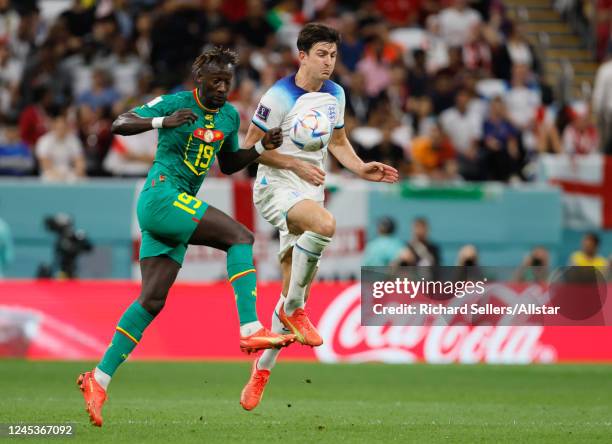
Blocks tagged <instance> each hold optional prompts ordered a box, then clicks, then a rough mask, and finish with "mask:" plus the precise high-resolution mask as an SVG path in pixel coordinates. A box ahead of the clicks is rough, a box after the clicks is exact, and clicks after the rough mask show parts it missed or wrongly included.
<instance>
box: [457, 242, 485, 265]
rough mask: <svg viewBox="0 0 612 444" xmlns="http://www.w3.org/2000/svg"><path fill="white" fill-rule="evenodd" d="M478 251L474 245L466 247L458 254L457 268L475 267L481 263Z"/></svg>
mask: <svg viewBox="0 0 612 444" xmlns="http://www.w3.org/2000/svg"><path fill="white" fill-rule="evenodd" d="M479 262H480V261H479V258H478V250H477V249H476V247H475V246H474V245H472V244H468V245H464V246H463V247H461V248H460V249H459V253H457V266H460V267H475V266H478V263H479Z"/></svg>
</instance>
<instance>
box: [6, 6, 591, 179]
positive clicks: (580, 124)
mask: <svg viewBox="0 0 612 444" xmlns="http://www.w3.org/2000/svg"><path fill="white" fill-rule="evenodd" d="M39 3H42V2H41V1H37V0H20V1H12V2H11V0H0V174H14V175H20V174H39V175H40V176H41V177H42V178H44V179H47V180H56V181H70V180H76V179H78V178H80V177H85V176H109V175H112V176H142V175H144V174H146V171H147V169H148V167H149V166H150V164H151V162H152V159H153V156H154V154H155V145H156V144H155V141H156V134H155V132H153V131H152V132H149V133H144V134H141V135H139V136H134V137H128V138H125V137H121V136H113V135H112V134H111V132H110V125H111V122H112V120H113V118H114V117H115V116H117V115H118V114H120V113H122V112H124V111H126V110H128V109H130V108H132V107H134V106H137V105H139V104H142V103H146V102H148V101H149V100H151V99H153V98H154V97H156V96H158V95H160V94H164V93H168V92H175V91H179V90H184V89H191V88H194V83H193V80H192V75H191V63H192V61H193V60H194V58H195V57H196V56H197V55H198V54H199V52H200V51H201V50H202V48H204V47H206V46H209V45H223V46H229V47H232V48H234V49H235V50H236V51H237V52H238V54H239V56H240V62H239V65H238V66H237V68H236V72H235V82H234V85H235V89H234V91H233V92H232V94H231V101H232V103H233V104H234V105H235V106H236V107H237V109H238V110H239V112H240V115H241V117H242V121H241V132H242V136H244V133H245V132H246V129H247V127H248V125H249V122H250V118H251V116H252V114H253V111H254V109H255V107H256V105H257V103H258V100H259V98H260V97H261V95H262V94H263V93H264V92H265V91H266V90H267V89H268V88H269V87H270V86H271V85H272V84H273V83H274V82H275V81H276V80H278V79H279V78H282V77H283V76H286V75H288V74H290V73H292V72H294V71H295V70H296V68H297V65H296V62H297V58H296V52H295V51H296V50H295V40H296V37H297V33H298V32H299V29H300V27H301V26H302V24H303V23H305V22H308V21H319V22H322V23H325V24H328V25H330V26H333V27H336V28H337V29H339V30H340V31H341V34H342V38H343V41H342V43H341V45H340V48H339V60H338V62H337V65H336V71H335V77H334V80H336V81H337V82H338V83H340V84H341V85H342V86H343V87H344V89H345V91H346V110H347V118H346V127H347V133H348V134H349V136H350V138H351V140H352V142H353V144H354V146H355V148H356V150H357V151H358V153H359V155H360V156H361V157H362V158H363V159H364V160H378V161H383V162H387V163H390V164H392V165H393V166H395V167H397V168H398V169H399V170H400V171H401V174H402V175H403V176H404V177H406V176H409V175H416V176H425V177H429V178H431V179H444V180H500V181H524V180H531V179H533V177H534V169H535V168H533V166H534V162H535V160H536V159H537V157H538V155H539V154H540V153H544V152H548V153H563V152H565V153H572V154H577V155H582V154H588V153H592V152H596V151H598V149H599V147H598V134H597V129H596V127H595V126H594V125H593V122H592V116H591V111H590V106H588V105H585V104H579V105H578V106H572V107H570V106H568V105H566V104H561V103H557V102H555V98H554V96H553V92H552V88H551V87H550V86H549V85H547V84H546V83H545V82H544V81H543V78H542V76H541V68H540V67H541V61H540V60H539V58H538V55H537V52H536V51H535V49H534V48H533V46H532V45H531V44H530V43H529V41H528V40H527V39H526V36H525V32H524V30H523V24H522V23H518V22H513V21H512V20H510V19H509V18H508V15H507V14H506V10H505V8H504V5H503V2H501V1H500V0H477V1H472V2H470V3H469V4H468V2H467V0H406V1H387V0H374V1H351V2H349V1H334V0H328V1H309V0H304V1H298V0H280V1H278V0H277V1H265V0H232V1H224V2H221V1H219V0H99V1H95V0H74V1H73V2H72V4H71V5H70V6H69V8H68V9H65V10H63V11H59V14H58V15H56V16H52V14H48V13H46V12H45V9H44V8H42V7H41V6H42V5H41V4H39ZM329 161H330V168H331V169H332V171H336V172H341V171H340V166H339V165H338V164H336V163H335V162H334V160H333V159H330V160H329ZM254 168H255V167H254ZM254 168H250V170H249V171H248V172H247V173H241V174H251V175H252V174H253V169H254ZM211 174H220V173H219V172H218V171H217V170H214V171H212V172H211Z"/></svg>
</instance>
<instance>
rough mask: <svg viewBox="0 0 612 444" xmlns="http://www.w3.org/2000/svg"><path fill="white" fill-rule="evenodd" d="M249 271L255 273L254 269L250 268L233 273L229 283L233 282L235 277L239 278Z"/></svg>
mask: <svg viewBox="0 0 612 444" xmlns="http://www.w3.org/2000/svg"><path fill="white" fill-rule="evenodd" d="M249 273H255V269H254V268H251V269H249V270H245V271H241V272H240V273H236V274H235V275H233V276H232V277H230V278H229V281H230V283H232V282H234V281H235V280H236V279H238V278H241V277H242V276H244V275H246V274H249Z"/></svg>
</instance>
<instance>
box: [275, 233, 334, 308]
mask: <svg viewBox="0 0 612 444" xmlns="http://www.w3.org/2000/svg"><path fill="white" fill-rule="evenodd" d="M330 242H331V237H327V236H321V235H320V234H317V233H314V232H312V231H304V233H303V234H302V235H301V236H300V237H299V238H298V240H297V242H296V243H295V245H294V246H293V253H292V256H291V260H292V263H291V281H290V282H289V292H288V294H287V298H286V299H285V313H286V314H287V315H291V314H293V312H294V311H295V309H296V308H303V307H304V296H305V294H306V287H307V286H308V284H310V282H311V281H312V278H313V277H314V274H315V272H316V271H317V266H318V264H319V258H320V257H321V253H322V252H323V250H325V247H327V245H328V244H329V243H330Z"/></svg>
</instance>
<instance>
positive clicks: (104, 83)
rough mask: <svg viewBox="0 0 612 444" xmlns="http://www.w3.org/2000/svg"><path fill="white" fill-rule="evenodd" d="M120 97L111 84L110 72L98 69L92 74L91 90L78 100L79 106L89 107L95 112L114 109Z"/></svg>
mask: <svg viewBox="0 0 612 444" xmlns="http://www.w3.org/2000/svg"><path fill="white" fill-rule="evenodd" d="M119 98H120V96H119V93H118V92H117V90H116V89H115V87H114V86H113V85H112V83H111V79H110V77H109V75H108V72H107V71H105V70H103V69H100V68H97V69H95V70H94V72H93V74H92V86H91V89H89V90H87V91H85V92H84V93H83V94H81V95H80V96H79V97H78V99H77V104H78V105H88V106H89V107H90V108H92V109H93V110H98V109H99V108H109V109H110V108H112V106H113V104H114V103H115V102H117V101H118V100H119Z"/></svg>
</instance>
